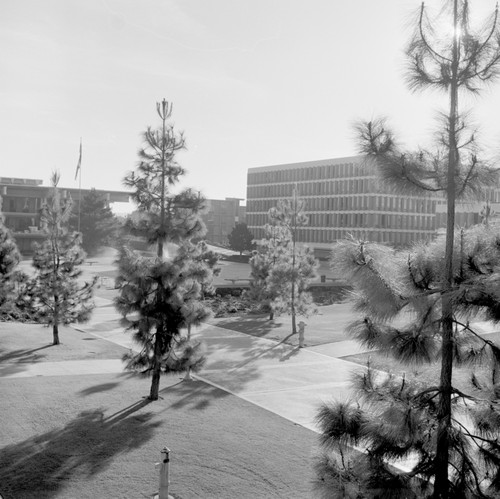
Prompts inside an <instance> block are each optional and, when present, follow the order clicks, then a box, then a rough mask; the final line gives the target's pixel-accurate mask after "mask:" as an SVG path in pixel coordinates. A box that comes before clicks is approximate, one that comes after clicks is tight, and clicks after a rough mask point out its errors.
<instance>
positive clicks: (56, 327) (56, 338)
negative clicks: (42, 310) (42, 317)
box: [52, 322, 59, 345]
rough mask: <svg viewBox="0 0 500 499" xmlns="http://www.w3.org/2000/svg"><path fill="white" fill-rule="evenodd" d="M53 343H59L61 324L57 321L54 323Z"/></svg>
mask: <svg viewBox="0 0 500 499" xmlns="http://www.w3.org/2000/svg"><path fill="white" fill-rule="evenodd" d="M52 344H53V345H59V325H58V324H57V322H56V323H54V324H53V325H52Z"/></svg>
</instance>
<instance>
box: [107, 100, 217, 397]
mask: <svg viewBox="0 0 500 499" xmlns="http://www.w3.org/2000/svg"><path fill="white" fill-rule="evenodd" d="M156 111H157V114H158V116H159V118H160V120H161V124H160V126H159V127H158V128H155V129H154V128H151V127H148V128H147V130H146V131H145V132H144V142H145V147H144V148H142V149H141V150H140V151H139V158H140V162H139V165H138V167H137V169H136V170H135V171H134V172H131V173H129V174H128V175H127V176H126V177H125V179H124V184H125V186H127V187H129V188H130V189H132V191H133V192H132V198H133V199H134V200H135V202H136V204H137V206H138V209H139V211H140V215H141V216H140V217H136V218H135V219H134V220H133V221H132V223H133V224H134V227H133V228H132V229H133V232H134V234H138V235H141V236H143V237H144V238H145V239H146V241H147V242H148V243H150V244H155V245H156V250H157V251H156V257H155V258H147V257H141V256H139V255H138V254H137V253H135V252H133V251H131V250H129V249H123V250H122V251H121V254H120V258H119V261H118V266H119V276H118V279H117V285H118V286H119V296H118V298H117V300H116V306H117V308H118V310H119V311H120V312H121V313H122V314H123V316H124V321H125V324H126V325H127V326H129V328H130V329H132V330H134V331H135V335H134V337H135V340H136V341H137V342H138V344H139V345H140V346H141V350H140V352H138V353H137V354H131V355H129V356H128V357H127V359H126V360H127V361H128V363H127V368H128V369H131V370H133V371H138V372H141V373H144V374H146V375H150V376H151V378H152V379H151V389H150V394H149V398H150V400H157V399H158V393H159V386H160V376H161V374H162V373H164V374H167V373H172V372H179V371H185V370H187V369H193V370H197V369H199V368H200V367H201V365H202V364H203V361H204V358H203V356H202V355H201V353H200V348H199V345H194V346H193V345H191V344H190V343H189V342H187V341H186V340H185V339H184V338H183V337H182V335H181V329H182V328H186V327H188V326H190V325H196V324H199V323H200V322H201V321H202V320H204V319H205V318H206V317H207V316H208V314H209V310H208V309H207V308H206V307H205V306H204V305H203V303H202V301H201V296H202V292H203V287H204V286H206V285H207V281H209V280H210V275H211V269H210V266H209V265H208V264H207V262H206V260H205V259H204V258H202V253H203V247H202V246H200V245H199V244H195V243H194V242H192V241H193V240H194V239H199V238H200V237H201V236H202V235H203V234H204V231H205V228H204V226H203V223H202V221H201V217H200V211H201V210H202V209H203V208H204V199H203V198H202V197H201V196H200V195H199V193H196V192H194V191H192V190H190V189H186V190H183V191H180V192H179V193H174V192H172V188H173V187H174V186H175V185H176V184H177V183H178V182H179V179H180V177H181V176H182V175H183V174H184V173H185V172H184V169H183V168H182V167H181V166H179V164H178V163H177V161H176V158H175V157H176V154H177V152H178V151H180V150H182V149H184V148H185V141H184V136H183V134H182V133H180V134H179V133H177V132H176V131H175V129H174V126H173V124H171V123H170V118H171V115H172V105H171V104H169V103H168V102H167V101H166V100H163V101H162V102H159V103H157V106H156ZM167 243H173V244H169V245H168V249H169V250H168V251H167ZM131 314H133V315H131Z"/></svg>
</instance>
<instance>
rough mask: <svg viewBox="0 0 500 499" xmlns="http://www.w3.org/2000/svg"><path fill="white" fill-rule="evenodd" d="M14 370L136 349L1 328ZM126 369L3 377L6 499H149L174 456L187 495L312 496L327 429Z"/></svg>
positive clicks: (174, 482)
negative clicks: (156, 390) (55, 341)
mask: <svg viewBox="0 0 500 499" xmlns="http://www.w3.org/2000/svg"><path fill="white" fill-rule="evenodd" d="M0 338H1V341H0V344H1V345H2V352H1V356H2V360H3V363H4V364H5V363H7V364H15V363H21V364H22V363H27V362H38V363H43V362H44V361H49V360H50V361H58V360H76V359H86V358H92V359H99V358H101V359H104V358H109V359H111V358H119V357H121V355H122V353H123V351H124V349H123V348H121V347H119V346H116V345H114V344H112V343H108V342H106V341H105V340H100V339H93V338H92V337H91V336H90V335H87V334H85V333H80V332H76V331H73V330H71V329H67V330H66V329H64V330H62V331H61V341H62V343H63V344H62V345H60V346H56V347H52V346H48V345H49V344H50V341H51V332H50V330H49V329H44V328H41V327H39V326H32V325H21V324H6V323H4V324H0ZM148 392H149V380H148V379H143V378H138V377H135V376H131V375H129V374H125V373H117V374H99V375H66V376H57V377H55V376H54V377H51V376H38V377H25V378H22V377H18V378H7V377H3V378H2V377H0V395H1V398H2V401H3V403H2V404H0V421H2V424H1V425H0V494H1V495H2V496H3V497H4V498H5V499H10V498H12V499H31V498H33V499H35V498H36V499H44V498H67V499H75V498H84V499H86V498H89V499H90V498H92V499H94V498H105V497H106V498H108V497H109V498H112V499H120V498H124V499H125V498H127V499H131V498H134V499H135V498H148V497H151V496H152V495H153V494H154V493H155V492H156V491H157V486H158V471H157V470H156V469H155V466H154V464H155V462H157V461H158V460H159V458H160V450H161V449H162V448H163V447H164V446H167V447H169V448H170V449H171V451H172V454H171V488H170V493H171V495H173V496H174V497H175V498H176V499H190V498H205V499H211V498H214V499H225V498H227V499H235V498H262V499H265V498H286V499H288V498H291V499H293V498H303V497H311V496H312V493H311V480H312V477H313V474H312V470H311V465H310V463H311V455H312V454H313V453H314V451H315V448H316V435H315V433H313V432H311V431H309V430H306V429H304V428H302V427H300V426H297V425H294V424H293V423H291V422H289V421H287V420H285V419H283V418H281V417H279V416H276V415H275V414H272V413H270V412H268V411H265V410H264V409H261V408H259V407H257V406H254V405H252V404H250V403H248V402H246V401H243V400H241V399H239V398H237V397H235V396H232V395H229V394H228V393H226V392H224V391H222V390H219V389H217V388H214V387H212V386H210V385H207V384H205V383H202V382H200V381H195V382H181V381H180V379H179V378H177V377H169V378H163V379H162V381H161V391H160V396H161V399H160V400H159V401H157V402H151V403H148V401H147V400H146V399H144V396H145V395H147V393H148Z"/></svg>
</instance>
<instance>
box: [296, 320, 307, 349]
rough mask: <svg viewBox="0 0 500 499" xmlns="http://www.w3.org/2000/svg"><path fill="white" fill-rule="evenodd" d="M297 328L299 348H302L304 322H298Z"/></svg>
mask: <svg viewBox="0 0 500 499" xmlns="http://www.w3.org/2000/svg"><path fill="white" fill-rule="evenodd" d="M298 326H299V348H304V332H305V329H306V326H307V324H306V323H305V322H304V321H300V322H299V324H298Z"/></svg>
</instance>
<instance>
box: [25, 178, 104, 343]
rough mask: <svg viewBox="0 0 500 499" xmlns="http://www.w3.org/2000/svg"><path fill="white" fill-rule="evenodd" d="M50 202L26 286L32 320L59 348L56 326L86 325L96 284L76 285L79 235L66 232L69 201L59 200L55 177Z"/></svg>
mask: <svg viewBox="0 0 500 499" xmlns="http://www.w3.org/2000/svg"><path fill="white" fill-rule="evenodd" d="M51 180H52V186H53V190H52V199H51V200H50V201H49V202H48V203H47V204H45V206H44V207H43V210H42V215H41V220H42V224H43V225H44V226H45V229H44V230H45V233H46V236H47V237H46V239H45V240H44V241H43V242H42V243H41V244H35V245H34V255H33V267H34V268H35V277H34V279H33V282H32V283H31V286H29V298H30V299H31V302H32V303H31V304H32V308H33V310H34V316H35V319H36V320H37V321H39V322H40V323H42V324H47V325H50V326H52V335H53V344H54V345H59V325H60V324H65V325H67V324H73V323H75V322H86V321H87V320H88V319H89V318H90V314H91V312H92V309H93V307H94V304H93V302H92V295H93V288H94V285H95V283H96V280H95V279H94V280H93V281H90V282H85V283H83V284H81V283H80V282H79V280H80V277H81V275H82V270H81V268H80V266H81V265H82V263H83V261H84V258H85V252H84V251H83V249H82V247H81V244H80V234H79V233H77V232H70V231H69V230H68V227H67V224H68V220H69V217H70V214H71V209H72V202H71V200H70V199H61V196H60V192H59V189H58V188H57V185H58V183H59V173H57V172H54V173H53V175H52V179H51Z"/></svg>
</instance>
